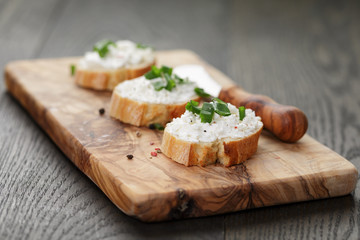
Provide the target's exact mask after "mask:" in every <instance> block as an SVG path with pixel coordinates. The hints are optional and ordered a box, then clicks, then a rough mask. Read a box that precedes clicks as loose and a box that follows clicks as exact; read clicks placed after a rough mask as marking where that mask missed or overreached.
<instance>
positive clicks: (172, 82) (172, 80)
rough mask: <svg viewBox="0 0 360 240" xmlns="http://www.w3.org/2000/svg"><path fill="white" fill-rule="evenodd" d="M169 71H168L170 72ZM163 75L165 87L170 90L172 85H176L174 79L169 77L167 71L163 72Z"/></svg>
mask: <svg viewBox="0 0 360 240" xmlns="http://www.w3.org/2000/svg"><path fill="white" fill-rule="evenodd" d="M171 71H172V70H171ZM171 71H170V73H171ZM163 75H164V78H165V80H166V82H167V84H166V87H165V89H166V90H168V91H170V92H171V90H172V89H173V88H174V87H176V83H175V80H174V79H171V77H170V75H169V74H168V73H164V74H163Z"/></svg>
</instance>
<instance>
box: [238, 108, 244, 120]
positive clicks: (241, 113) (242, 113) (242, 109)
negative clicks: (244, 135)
mask: <svg viewBox="0 0 360 240" xmlns="http://www.w3.org/2000/svg"><path fill="white" fill-rule="evenodd" d="M239 116H240V121H242V120H243V119H244V117H245V107H244V106H240V107H239Z"/></svg>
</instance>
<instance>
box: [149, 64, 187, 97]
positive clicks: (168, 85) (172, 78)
mask: <svg viewBox="0 0 360 240" xmlns="http://www.w3.org/2000/svg"><path fill="white" fill-rule="evenodd" d="M172 72H173V69H172V68H171V67H168V66H162V67H161V68H157V67H156V66H151V70H150V71H149V72H147V73H145V75H144V76H145V78H146V79H148V80H153V79H156V78H160V79H161V81H160V80H158V81H153V82H152V85H153V86H154V89H155V90H156V91H160V90H162V89H166V90H168V91H170V92H171V91H172V90H173V89H174V88H175V87H176V85H177V84H179V85H181V84H185V83H189V80H188V79H183V78H181V77H179V76H178V75H176V74H174V75H172Z"/></svg>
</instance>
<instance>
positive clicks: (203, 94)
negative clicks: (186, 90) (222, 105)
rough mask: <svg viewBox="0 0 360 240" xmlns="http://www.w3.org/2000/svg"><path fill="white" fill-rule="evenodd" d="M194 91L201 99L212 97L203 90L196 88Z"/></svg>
mask: <svg viewBox="0 0 360 240" xmlns="http://www.w3.org/2000/svg"><path fill="white" fill-rule="evenodd" d="M194 91H195V93H196V94H197V95H198V96H199V97H204V98H207V97H210V96H211V95H210V94H208V93H207V92H205V91H204V89H203V88H195V89H194Z"/></svg>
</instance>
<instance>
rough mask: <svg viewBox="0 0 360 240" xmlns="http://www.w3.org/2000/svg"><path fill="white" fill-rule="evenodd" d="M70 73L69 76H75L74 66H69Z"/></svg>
mask: <svg viewBox="0 0 360 240" xmlns="http://www.w3.org/2000/svg"><path fill="white" fill-rule="evenodd" d="M70 72H71V76H74V75H75V72H76V66H75V65H74V64H71V65H70Z"/></svg>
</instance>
